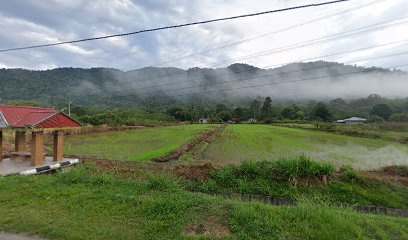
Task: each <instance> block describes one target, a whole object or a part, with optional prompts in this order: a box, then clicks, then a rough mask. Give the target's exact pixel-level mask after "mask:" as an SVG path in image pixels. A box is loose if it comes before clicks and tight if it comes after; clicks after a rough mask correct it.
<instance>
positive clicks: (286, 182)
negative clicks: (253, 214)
mask: <svg viewBox="0 0 408 240" xmlns="http://www.w3.org/2000/svg"><path fill="white" fill-rule="evenodd" d="M396 170H399V171H400V173H398V172H396V174H399V175H401V176H403V177H407V176H408V168H407V167H401V168H400V169H396ZM188 188H190V189H192V190H199V191H202V192H208V193H241V194H255V195H263V196H271V197H274V198H289V199H296V200H298V201H301V202H302V201H313V202H319V203H328V204H334V205H339V206H341V205H344V204H346V205H350V206H351V205H367V206H379V207H390V208H403V209H408V187H407V186H404V185H403V184H401V183H400V182H396V181H384V180H381V178H378V179H373V178H369V177H367V176H364V174H362V173H360V172H358V171H355V170H353V169H352V168H349V167H345V168H342V169H341V170H340V171H339V172H337V173H336V174H335V167H334V165H332V164H327V163H317V162H314V161H312V160H310V159H309V158H307V157H304V156H300V157H295V158H289V159H288V158H281V159H279V160H277V161H260V162H249V161H244V162H242V163H241V164H239V165H227V166H225V167H224V168H222V169H221V170H219V171H213V172H212V173H210V175H209V178H208V179H206V180H204V181H202V180H201V181H189V182H188Z"/></svg>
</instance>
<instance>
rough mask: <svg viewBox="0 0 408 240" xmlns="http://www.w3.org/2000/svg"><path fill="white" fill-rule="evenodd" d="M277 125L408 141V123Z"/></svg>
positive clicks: (402, 141) (401, 141)
mask: <svg viewBox="0 0 408 240" xmlns="http://www.w3.org/2000/svg"><path fill="white" fill-rule="evenodd" d="M276 125H277V126H283V127H290V128H301V129H308V130H316V131H325V132H330V133H336V134H343V135H348V136H356V137H367V138H375V139H383V140H389V141H395V142H400V143H408V123H402V122H401V123H397V122H386V123H382V124H362V125H342V124H331V123H315V124H295V123H286V124H276Z"/></svg>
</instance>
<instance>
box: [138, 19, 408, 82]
mask: <svg viewBox="0 0 408 240" xmlns="http://www.w3.org/2000/svg"><path fill="white" fill-rule="evenodd" d="M404 19H405V21H403V22H400V23H396V24H394V25H386V24H390V23H393V22H396V21H401V20H404ZM406 19H407V17H404V18H399V19H394V20H390V21H383V22H379V23H375V24H371V25H368V26H364V27H360V28H356V29H353V30H350V31H347V32H343V33H336V34H332V35H327V36H324V37H321V38H315V39H312V40H308V41H306V42H300V43H296V44H290V45H286V46H284V47H279V48H274V49H270V50H266V51H261V52H257V53H253V54H249V55H245V56H241V57H239V58H235V59H230V60H227V61H222V62H216V63H212V64H209V65H208V67H211V66H217V65H220V64H223V63H226V62H233V61H236V60H240V59H247V58H252V57H259V56H263V55H267V54H274V53H280V52H285V51H290V50H293V49H296V48H301V47H305V46H309V45H315V44H317V43H322V42H327V41H333V40H338V39H342V38H345V37H349V36H352V35H356V34H361V33H366V32H370V31H378V30H382V29H384V28H389V27H393V26H395V25H401V24H408V21H407V20H406ZM381 25H385V26H381ZM183 73H184V72H183ZM181 74H182V73H173V74H162V75H158V76H155V77H153V78H152V77H145V78H141V79H140V78H139V79H138V80H137V81H134V82H144V81H151V80H156V79H161V78H166V77H171V76H177V75H181Z"/></svg>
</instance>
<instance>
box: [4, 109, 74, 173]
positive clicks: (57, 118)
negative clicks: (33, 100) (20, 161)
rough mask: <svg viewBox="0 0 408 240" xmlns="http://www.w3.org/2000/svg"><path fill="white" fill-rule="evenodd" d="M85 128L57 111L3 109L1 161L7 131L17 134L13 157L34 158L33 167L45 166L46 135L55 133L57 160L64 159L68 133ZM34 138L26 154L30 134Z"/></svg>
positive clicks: (54, 156)
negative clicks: (65, 130) (81, 127)
mask: <svg viewBox="0 0 408 240" xmlns="http://www.w3.org/2000/svg"><path fill="white" fill-rule="evenodd" d="M80 126H81V125H80V124H79V123H78V122H76V121H75V120H73V119H72V118H70V117H69V116H67V115H65V114H63V113H61V112H58V111H57V110H55V109H53V108H39V107H20V106H19V107H17V106H7V105H0V161H1V160H2V159H3V147H2V146H3V130H4V129H11V130H13V131H14V133H15V149H14V152H13V153H12V156H15V157H16V158H21V157H23V158H30V159H31V164H32V165H33V166H38V165H42V164H44V132H51V131H52V133H53V138H54V139H53V140H54V141H53V142H54V146H53V160H54V161H62V160H63V157H64V153H63V146H64V129H66V128H73V127H80ZM27 132H30V133H31V135H32V143H31V149H30V151H26V149H24V148H25V144H26V143H25V141H26V133H27Z"/></svg>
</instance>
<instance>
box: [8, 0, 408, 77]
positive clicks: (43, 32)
mask: <svg viewBox="0 0 408 240" xmlns="http://www.w3.org/2000/svg"><path fill="white" fill-rule="evenodd" d="M0 1H1V7H0V17H1V21H0V49H7V48H14V47H22V46H29V45H37V44H46V43H53V42H59V41H68V40H74V39H81V38H88V37H98V36H103V35H108V34H117V33H124V32H131V31H137V30H141V29H147V28H155V27H162V26H167V25H173V24H182V23H187V22H192V21H201V20H208V19H212V18H220V17H228V16H234V15H240V14H247V13H252V12H261V11H266V10H273V9H279V8H286V7H291V6H297V5H305V4H309V3H319V2H326V1H328V0H302V1H300V0H291V1H289V0H274V1H271V0H251V1H247V0H206V1H199V0H196V1H191V0H143V1H137V0H95V1H87V0H42V1H32V0H0ZM407 13H408V4H407V3H406V0H351V1H349V2H346V3H339V4H335V5H331V6H322V7H315V8H309V9H300V10H294V11H289V12H282V13H276V14H269V15H263V16H258V17H251V18H244V19H238V20H232V21H227V22H218V23H211V24H205V25H199V26H191V27H186V28H180V29H171V30H164V31H160V32H151V33H143V34H138V35H133V36H127V37H117V38H111V39H106V40H99V41H92V42H86V43H77V44H69V45H63V46H57V47H48V48H41V49H32V50H24V51H15V52H5V53H0V68H27V69H51V68H56V67H84V68H90V67H112V68H118V69H121V70H131V69H136V68H142V67H148V66H158V67H159V66H160V67H162V66H171V67H178V68H184V69H187V68H190V67H212V68H218V67H224V66H228V65H229V64H231V63H234V62H240V63H248V64H251V65H255V66H258V67H273V66H278V65H280V64H284V63H289V62H296V61H301V60H308V61H311V60H317V59H324V60H330V61H340V62H344V63H348V64H358V65H364V66H381V67H397V66H400V65H403V64H404V63H407V60H408V54H405V55H404V54H403V53H405V52H408V14H407ZM405 40H406V41H405ZM371 47H376V48H371ZM362 48H366V50H362V51H353V50H356V49H362ZM344 52H349V53H344ZM338 53H344V54H338ZM334 54H336V55H334ZM327 55H331V56H327ZM387 55H388V56H389V55H395V56H392V57H383V56H387ZM324 56H326V57H324ZM379 57H383V58H379ZM407 64H408V63H407ZM399 68H402V69H405V70H407V69H408V68H407V67H405V68H404V67H399Z"/></svg>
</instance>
